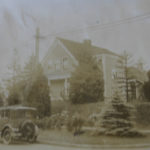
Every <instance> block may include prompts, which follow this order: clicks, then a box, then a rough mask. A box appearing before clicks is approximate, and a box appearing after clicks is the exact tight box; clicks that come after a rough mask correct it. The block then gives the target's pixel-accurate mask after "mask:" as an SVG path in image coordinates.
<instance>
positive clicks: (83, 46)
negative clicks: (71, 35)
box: [57, 38, 119, 60]
mask: <svg viewBox="0 0 150 150" xmlns="http://www.w3.org/2000/svg"><path fill="white" fill-rule="evenodd" d="M57 39H58V40H59V41H60V42H61V43H62V44H63V45H64V46H65V47H66V48H67V50H68V51H70V52H71V54H72V55H73V56H74V57H75V58H76V59H77V60H78V58H79V56H80V55H81V53H82V52H89V53H90V54H91V55H98V54H110V55H114V56H119V55H117V54H115V53H113V52H111V51H109V50H107V49H105V48H100V47H96V46H93V45H89V44H87V43H80V42H75V41H71V40H67V39H63V38H57Z"/></svg>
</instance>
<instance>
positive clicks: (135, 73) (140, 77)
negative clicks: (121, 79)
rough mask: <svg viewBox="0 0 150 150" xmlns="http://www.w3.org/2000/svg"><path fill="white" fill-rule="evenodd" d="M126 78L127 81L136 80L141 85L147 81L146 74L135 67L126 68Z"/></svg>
mask: <svg viewBox="0 0 150 150" xmlns="http://www.w3.org/2000/svg"><path fill="white" fill-rule="evenodd" d="M128 78H129V79H136V80H137V81H140V82H142V83H144V82H145V81H147V79H148V77H147V74H146V72H145V71H141V70H139V69H138V68H136V67H129V68H128Z"/></svg>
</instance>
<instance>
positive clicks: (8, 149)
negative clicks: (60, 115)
mask: <svg viewBox="0 0 150 150" xmlns="http://www.w3.org/2000/svg"><path fill="white" fill-rule="evenodd" d="M0 150H94V149H93V148H75V147H61V146H54V145H47V144H13V145H3V144H0ZM95 150H150V147H149V148H148V147H146V148H121V149H120V148H113V149H112V148H98V149H95Z"/></svg>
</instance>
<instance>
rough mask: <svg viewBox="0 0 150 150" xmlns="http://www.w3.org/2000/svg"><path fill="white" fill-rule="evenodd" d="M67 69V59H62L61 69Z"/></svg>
mask: <svg viewBox="0 0 150 150" xmlns="http://www.w3.org/2000/svg"><path fill="white" fill-rule="evenodd" d="M67 67H68V58H67V57H64V58H63V69H67Z"/></svg>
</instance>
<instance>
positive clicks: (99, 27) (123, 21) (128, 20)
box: [45, 12, 150, 37]
mask: <svg viewBox="0 0 150 150" xmlns="http://www.w3.org/2000/svg"><path fill="white" fill-rule="evenodd" d="M148 18H150V12H149V13H144V14H142V15H137V16H134V17H130V18H125V19H121V20H119V21H113V22H110V23H105V24H99V25H98V24H95V25H91V26H88V27H87V28H78V29H74V30H69V31H63V32H58V33H57V32H56V33H54V34H48V35H45V37H50V36H51V37H52V36H57V35H60V34H72V33H77V32H84V31H85V30H87V29H89V30H90V31H92V30H103V29H107V28H111V27H113V26H119V25H122V24H127V23H132V22H136V21H141V20H145V19H148Z"/></svg>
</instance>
